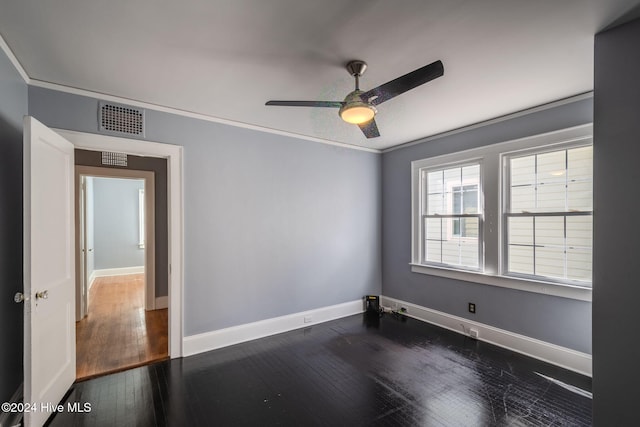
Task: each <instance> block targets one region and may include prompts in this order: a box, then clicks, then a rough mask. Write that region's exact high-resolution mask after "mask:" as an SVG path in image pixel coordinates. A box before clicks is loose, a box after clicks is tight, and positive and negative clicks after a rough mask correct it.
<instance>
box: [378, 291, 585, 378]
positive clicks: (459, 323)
mask: <svg viewBox="0 0 640 427" xmlns="http://www.w3.org/2000/svg"><path fill="white" fill-rule="evenodd" d="M380 304H381V305H382V306H383V307H386V308H393V309H395V308H398V307H405V308H406V309H407V312H406V315H407V316H409V317H412V318H414V319H418V320H422V321H423V322H427V323H431V324H433V325H436V326H440V327H442V328H445V329H449V330H451V331H454V332H457V333H459V334H462V335H467V336H471V329H474V330H475V331H477V333H478V336H477V339H478V340H479V341H485V342H488V343H490V344H494V345H497V346H499V347H503V348H506V349H508V350H511V351H515V352H517V353H522V354H524V355H526V356H530V357H533V358H535V359H539V360H542V361H544V362H548V363H551V364H554V365H556V366H560V367H561V368H565V369H569V370H571V371H574V372H578V373H580V374H582V375H587V376H589V377H590V376H592V357H591V355H590V354H587V353H582V352H580V351H576V350H572V349H570V348H566V347H562V346H559V345H556V344H551V343H548V342H546V341H541V340H538V339H535V338H531V337H527V336H525V335H520V334H517V333H515V332H511V331H507V330H504V329H499V328H496V327H493V326H490V325H486V324H484V323H480V322H475V321H473V320H469V319H466V318H463V317H458V316H454V315H452V314H449V313H444V312H441V311H437V310H433V309H430V308H427V307H423V306H420V305H417V304H413V303H410V302H406V301H402V300H399V299H395V298H391V297H387V296H384V295H382V296H381V297H380Z"/></svg>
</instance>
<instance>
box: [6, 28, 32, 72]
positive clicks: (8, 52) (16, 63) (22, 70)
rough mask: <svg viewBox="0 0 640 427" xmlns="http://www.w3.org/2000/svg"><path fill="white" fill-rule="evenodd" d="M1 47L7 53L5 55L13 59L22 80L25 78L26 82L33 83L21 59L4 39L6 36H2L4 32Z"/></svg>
mask: <svg viewBox="0 0 640 427" xmlns="http://www.w3.org/2000/svg"><path fill="white" fill-rule="evenodd" d="M0 48H2V51H3V52H4V53H5V55H7V57H8V58H9V61H11V63H12V64H13V66H14V67H15V69H16V70H18V74H20V77H22V80H24V82H25V83H26V84H31V78H30V77H29V75H28V74H27V72H26V71H25V70H24V67H23V66H22V64H21V63H20V61H18V58H16V56H15V55H14V54H13V51H12V50H11V48H10V47H9V45H8V44H7V42H6V41H5V40H4V37H2V34H0Z"/></svg>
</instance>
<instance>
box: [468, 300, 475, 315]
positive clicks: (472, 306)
mask: <svg viewBox="0 0 640 427" xmlns="http://www.w3.org/2000/svg"><path fill="white" fill-rule="evenodd" d="M475 312H476V305H475V304H474V303H472V302H470V303H469V313H475Z"/></svg>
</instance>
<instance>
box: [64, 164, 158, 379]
mask: <svg viewBox="0 0 640 427" xmlns="http://www.w3.org/2000/svg"><path fill="white" fill-rule="evenodd" d="M155 190H156V189H155V176H154V172H151V171H142V170H131V169H114V168H105V167H95V166H80V165H77V166H76V201H77V206H76V212H77V216H76V218H77V220H76V236H77V239H76V240H77V242H76V254H77V260H76V266H77V271H76V275H77V281H76V283H77V290H76V296H77V297H76V321H77V322H76V376H77V379H86V378H92V377H95V376H99V375H104V374H107V373H112V372H116V371H120V370H124V369H129V368H132V367H135V366H140V365H144V364H148V363H151V362H154V361H157V360H162V359H165V358H167V357H168V313H167V311H168V310H167V307H166V303H165V304H163V301H166V297H165V298H164V299H163V298H159V299H158V300H156V292H155V289H156V276H155V271H156V269H155V254H156V240H155V217H156V215H155V211H156V206H155V196H154V195H155V194H156V191H155Z"/></svg>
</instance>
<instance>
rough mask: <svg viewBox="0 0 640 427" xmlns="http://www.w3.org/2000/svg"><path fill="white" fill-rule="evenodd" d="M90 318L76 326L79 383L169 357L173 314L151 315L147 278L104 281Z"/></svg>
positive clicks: (92, 295)
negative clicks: (147, 306) (146, 303)
mask: <svg viewBox="0 0 640 427" xmlns="http://www.w3.org/2000/svg"><path fill="white" fill-rule="evenodd" d="M88 312H89V314H88V316H87V317H85V318H84V319H82V320H81V321H80V322H76V379H77V380H84V379H88V378H93V377H96V376H100V375H104V374H106V373H113V372H117V371H122V370H125V369H129V368H132V367H136V366H141V365H144V364H147V363H150V362H152V361H157V360H162V359H165V358H167V357H168V344H167V336H168V333H167V327H168V315H167V314H168V313H167V309H161V310H151V311H145V309H144V274H129V275H123V276H111V277H99V278H96V279H95V282H94V284H93V286H92V287H91V290H90V291H89V310H88Z"/></svg>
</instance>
